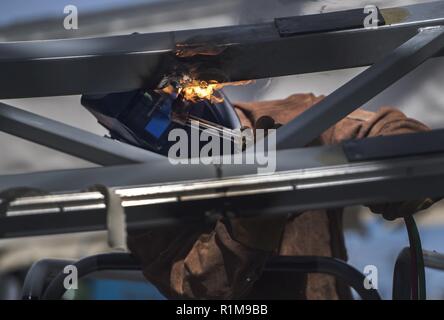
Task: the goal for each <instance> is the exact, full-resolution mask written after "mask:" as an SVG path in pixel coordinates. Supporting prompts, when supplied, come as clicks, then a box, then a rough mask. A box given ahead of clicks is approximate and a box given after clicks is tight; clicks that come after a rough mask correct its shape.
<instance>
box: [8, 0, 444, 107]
mask: <svg viewBox="0 0 444 320" xmlns="http://www.w3.org/2000/svg"><path fill="white" fill-rule="evenodd" d="M381 13H382V15H383V16H384V19H385V20H386V21H387V22H388V23H389V24H388V25H385V26H381V27H379V28H376V29H371V28H367V29H366V28H359V29H352V30H340V31H335V32H321V33H308V34H301V35H295V36H290V37H287V36H281V34H280V33H279V29H278V28H277V27H276V24H275V23H274V22H268V23H261V24H255V25H241V26H231V27H221V28H210V29H197V30H183V31H176V32H161V33H152V34H133V35H128V36H114V37H104V38H88V39H64V40H50V41H29V42H11V43H8V42H6V43H0V70H2V72H1V73H0V99H6V98H23V97H37V96H53V95H69V94H79V93H83V94H94V93H109V92H118V91H126V90H132V89H135V88H140V87H144V86H147V87H151V86H155V85H157V84H158V82H159V81H160V79H161V78H162V77H163V76H164V75H165V74H168V73H170V72H171V71H172V70H174V69H176V68H197V69H198V72H201V74H203V75H202V77H203V78H204V77H205V72H206V71H208V70H209V69H211V70H218V71H219V72H220V73H221V74H222V76H223V78H224V79H226V80H228V81H237V80H247V79H259V78H267V77H277V76H284V75H290V74H299V73H308V72H317V71H325V70H334V69H341V68H349V67H358V66H365V65H370V64H373V63H374V62H375V61H378V60H379V59H381V58H382V57H383V56H384V55H386V54H387V53H389V52H391V51H392V50H393V49H395V48H396V47H398V46H399V45H401V44H402V43H404V42H405V41H406V40H407V39H409V38H411V37H412V36H414V35H415V34H416V32H417V29H418V28H419V27H427V26H432V25H438V24H444V2H443V1H437V2H431V3H427V4H421V5H414V6H405V7H398V8H389V9H383V10H381ZM177 45H181V49H183V48H184V47H185V48H188V49H189V48H191V49H196V48H197V52H201V53H204V54H197V55H195V56H192V57H187V58H184V57H182V58H180V57H178V56H177V55H176V53H177V48H178V47H177ZM209 52H212V53H213V55H209V54H208V53H209ZM216 53H217V54H216Z"/></svg>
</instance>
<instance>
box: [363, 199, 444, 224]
mask: <svg viewBox="0 0 444 320" xmlns="http://www.w3.org/2000/svg"><path fill="white" fill-rule="evenodd" d="M439 200H440V199H432V198H425V199H421V200H408V201H403V202H392V203H384V204H375V205H370V206H368V207H369V208H370V210H371V211H372V212H373V213H377V214H382V216H383V217H384V219H386V220H389V221H392V220H395V219H397V218H402V217H405V216H409V215H412V214H414V213H416V212H418V211H421V210H425V209H428V208H429V207H431V206H432V205H433V204H434V203H435V202H437V201H439Z"/></svg>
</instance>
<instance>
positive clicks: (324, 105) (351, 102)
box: [276, 26, 444, 149]
mask: <svg viewBox="0 0 444 320" xmlns="http://www.w3.org/2000/svg"><path fill="white" fill-rule="evenodd" d="M443 47H444V27H443V26H436V27H427V28H421V29H419V30H418V33H417V34H416V35H415V36H414V37H412V38H411V39H409V40H408V41H406V42H405V43H404V44H402V45H401V46H400V47H398V48H397V49H395V50H394V51H393V52H391V53H390V54H388V55H387V56H386V57H385V58H384V59H382V60H381V61H379V62H376V63H375V64H373V65H372V66H371V67H369V68H368V69H366V70H365V71H363V72H362V73H360V74H359V75H358V76H356V77H355V78H353V79H352V80H350V81H349V82H347V83H346V84H345V85H343V86H342V87H340V88H339V89H337V90H336V91H334V92H333V93H331V94H330V95H328V96H327V97H326V98H325V99H323V100H322V101H320V102H319V103H317V104H316V105H314V106H313V107H312V108H310V109H309V110H307V111H305V112H303V113H302V114H301V115H299V116H298V117H297V118H295V119H294V120H292V121H291V122H289V123H288V124H287V125H285V126H283V127H282V128H280V129H279V130H278V131H277V138H276V143H277V148H278V149H288V148H294V147H303V146H305V145H307V144H308V143H310V142H311V141H313V140H314V139H316V138H317V137H319V136H320V135H321V134H322V133H323V132H324V131H325V130H327V129H328V128H330V127H331V126H333V125H334V124H335V123H336V122H338V121H340V120H341V119H343V118H344V117H346V116H347V115H348V114H350V113H351V112H352V111H354V110H356V109H358V108H359V107H360V106H362V105H363V104H364V103H366V102H367V101H369V100H370V99H372V98H373V97H375V96H376V95H377V94H378V93H380V92H382V91H383V90H385V89H386V88H388V87H389V86H390V85H392V84H393V83H395V82H396V81H398V80H399V79H401V78H402V77H403V76H405V75H406V74H407V73H409V72H410V71H412V70H414V69H415V68H416V67H418V66H419V65H421V64H422V63H423V62H424V61H426V60H427V59H429V58H431V57H433V56H434V55H435V54H437V53H438V52H439V51H440V49H442V48H443Z"/></svg>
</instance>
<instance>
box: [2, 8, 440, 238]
mask: <svg viewBox="0 0 444 320" xmlns="http://www.w3.org/2000/svg"><path fill="white" fill-rule="evenodd" d="M380 14H381V15H382V17H383V19H384V25H382V26H379V27H377V28H363V27H362V28H356V27H355V26H353V27H347V26H342V27H341V28H340V29H339V30H336V29H335V30H323V31H321V32H318V31H316V30H315V29H313V30H310V29H308V30H307V28H305V29H304V32H302V33H301V32H299V31H298V27H297V26H298V21H299V19H298V17H290V18H285V19H276V20H275V21H274V22H270V23H263V24H257V25H248V26H236V27H223V28H212V29H200V30H187V31H178V32H166V33H156V34H133V35H129V36H117V37H107V38H89V39H66V40H51V41H44V42H39V41H33V42H11V43H0V68H1V70H2V73H0V98H2V99H6V98H23V97H37V96H49V95H68V94H80V93H82V94H98V93H108V92H116V91H124V90H130V89H135V88H141V87H151V88H152V87H155V86H157V84H158V83H159V82H160V81H161V80H162V78H163V77H164V76H166V75H168V74H170V73H172V72H176V71H177V70H188V71H190V70H192V71H193V72H196V74H198V75H199V76H201V77H202V78H205V77H206V76H210V74H211V76H214V75H215V74H217V75H218V76H220V77H221V78H220V79H222V80H224V81H225V80H226V81H237V80H248V79H257V78H264V77H276V76H282V75H289V74H298V73H307V72H316V71H324V70H333V69H339V68H346V67H356V66H364V65H371V67H369V68H368V69H366V70H365V71H364V72H363V73H361V74H360V75H358V76H357V77H355V78H354V79H352V80H351V81H350V82H348V83H347V84H345V85H344V86H342V87H340V88H339V89H337V90H336V91H335V92H333V93H332V94H331V95H329V96H328V97H326V98H325V99H324V100H322V101H321V102H320V103H318V104H317V105H315V106H313V107H312V108H310V109H309V110H307V111H306V112H304V113H303V114H301V115H300V116H299V117H297V118H296V119H294V120H293V121H291V122H290V123H289V124H287V125H285V126H283V127H282V128H280V129H279V130H278V131H277V148H278V151H277V155H276V158H277V171H276V172H275V173H274V174H257V173H256V171H257V166H255V165H246V166H245V165H222V166H205V165H193V166H173V165H171V164H170V163H169V162H168V161H167V160H166V159H163V158H161V157H160V156H157V155H155V154H153V153H151V152H148V151H144V150H141V149H138V148H135V147H132V146H129V145H125V144H122V143H118V142H115V141H112V140H109V139H106V138H102V137H98V136H96V135H93V134H90V133H87V132H84V131H82V130H79V129H76V128H73V127H70V126H67V125H64V124H62V123H59V122H56V121H52V120H49V119H46V118H44V117H41V116H37V115H34V114H32V113H29V112H26V111H23V110H20V109H17V108H14V107H12V106H8V105H6V104H4V103H2V104H0V130H2V131H4V132H8V133H10V134H13V135H17V136H19V137H22V138H25V139H28V140H31V141H34V142H37V143H39V144H43V145H45V146H48V147H51V148H54V149H57V150H60V151H63V152H65V153H68V154H71V155H74V156H77V157H80V158H82V159H86V160H89V161H92V162H94V163H97V164H100V165H103V166H105V167H99V168H90V169H75V170H64V171H54V172H43V173H31V174H22V175H10V176H0V189H2V190H3V189H9V188H14V187H21V186H28V187H33V188H38V189H45V190H47V191H49V192H51V193H50V194H48V195H42V196H31V197H30V196H28V197H19V198H16V199H14V200H13V201H11V202H9V203H7V210H6V212H4V213H2V215H0V238H9V237H22V236H32V235H45V234H56V233H64V232H79V231H92V230H105V229H107V228H108V225H107V208H106V199H105V196H104V195H103V194H102V193H101V192H97V191H90V190H87V188H88V187H90V186H92V185H94V184H102V185H106V186H108V187H111V188H112V191H113V192H114V193H116V194H117V195H118V196H120V198H121V200H122V206H123V207H124V208H125V212H126V216H127V227H128V228H130V229H144V228H147V227H157V226H164V225H170V224H177V223H180V224H184V223H214V221H215V220H216V219H218V218H219V217H221V216H222V215H237V214H242V215H245V216H248V215H256V214H283V213H287V212H295V211H299V210H307V209H313V208H331V207H343V206H346V205H352V204H372V203H381V202H387V201H402V200H408V199H412V198H419V197H427V196H428V197H442V196H443V195H444V191H443V190H444V147H443V145H444V143H442V142H443V141H444V131H443V130H433V131H431V132H428V133H420V134H410V135H405V136H398V137H378V138H371V139H364V140H362V141H351V142H344V143H342V144H339V145H335V146H323V147H311V148H303V147H304V146H306V145H307V144H308V143H310V142H311V141H313V140H314V139H315V138H316V137H318V136H319V135H320V134H321V133H322V132H324V131H325V130H326V129H328V128H329V127H331V126H332V125H334V124H335V123H336V122H338V121H340V120H341V119H342V118H344V117H345V116H347V114H349V113H351V112H352V111H353V110H355V109H356V108H358V107H359V106H360V105H362V104H363V103H365V102H366V101H368V100H370V99H371V98H373V97H374V96H375V95H376V94H378V93H379V92H381V91H383V90H384V89H386V88H387V87H389V86H390V85H391V84H393V83H394V82H396V81H397V80H399V79H400V78H402V77H403V76H404V75H405V74H407V73H409V72H410V71H412V70H414V69H415V68H416V67H418V66H419V65H421V64H422V63H423V62H424V61H426V60H427V59H429V58H433V57H435V56H439V55H442V54H443V53H444V2H431V3H429V4H422V5H414V6H407V7H402V8H390V9H382V10H381V11H380ZM314 18H317V19H319V17H314ZM282 48H285V50H282ZM251 56H254V57H255V58H254V59H251ZM214 70H216V72H215V71H214ZM62 71H63V72H66V74H69V77H68V76H67V77H63V74H62V73H61V72H62ZM412 141H415V142H416V143H414V144H412ZM437 141H438V142H437ZM393 146H396V148H393ZM67 190H70V191H67ZM85 190H86V191H85Z"/></svg>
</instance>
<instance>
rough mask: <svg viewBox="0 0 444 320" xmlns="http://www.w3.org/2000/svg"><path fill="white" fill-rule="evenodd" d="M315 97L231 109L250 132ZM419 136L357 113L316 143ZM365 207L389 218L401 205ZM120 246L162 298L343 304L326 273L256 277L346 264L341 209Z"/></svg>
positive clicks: (409, 125)
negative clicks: (272, 265)
mask: <svg viewBox="0 0 444 320" xmlns="http://www.w3.org/2000/svg"><path fill="white" fill-rule="evenodd" d="M320 99H322V97H315V96H314V95H313V94H295V95H292V96H290V97H288V98H287V99H284V100H275V101H266V102H253V103H238V104H237V105H236V110H237V112H238V114H239V116H240V118H241V121H242V123H243V124H244V125H245V126H248V127H252V128H254V127H255V124H256V121H257V119H259V118H260V117H262V116H270V117H272V118H273V119H274V120H275V122H276V123H281V124H285V123H287V122H288V121H290V120H291V119H293V118H294V117H296V116H298V115H299V114H300V113H301V112H303V111H304V110H306V109H307V108H309V107H311V106H312V105H313V104H315V103H316V102H318V101H319V100H320ZM423 130H428V128H427V127H426V126H425V125H423V124H422V123H420V122H418V121H416V120H413V119H409V118H407V117H406V116H405V115H404V114H403V113H401V112H400V111H398V110H395V109H392V108H387V107H386V108H381V109H380V110H379V111H378V112H376V113H373V112H369V111H365V110H362V109H358V110H357V111H355V112H353V113H351V114H350V115H349V116H347V117H346V118H345V119H343V120H341V121H340V122H339V123H337V124H336V125H335V126H333V127H332V128H330V129H329V130H327V131H326V132H324V133H323V134H322V135H321V137H319V139H318V141H317V142H316V144H335V143H338V142H340V141H343V140H346V139H360V138H364V137H372V136H379V135H394V134H402V133H409V132H416V131H423ZM371 209H373V210H374V211H376V212H377V213H382V214H386V213H388V211H390V212H389V213H390V214H394V215H395V216H396V215H397V214H398V213H396V211H397V210H398V211H399V210H403V204H395V205H394V204H387V205H379V206H374V207H371ZM420 209H422V207H415V209H414V210H415V211H416V210H420ZM260 243H266V245H262V246H261V245H259V244H260ZM255 244H258V245H255ZM128 247H129V249H130V250H131V251H132V252H133V254H134V255H135V256H136V257H137V258H139V259H140V261H141V264H142V266H143V271H144V275H145V276H146V278H147V279H148V280H149V281H151V282H152V283H153V284H154V285H156V286H157V287H158V288H159V290H160V291H161V292H162V293H163V294H165V295H166V296H167V297H168V298H199V299H236V298H247V299H248V298H259V299H260V298H274V299H279V298H284V299H285V298H287V299H338V298H343V299H347V298H350V291H349V289H348V288H346V287H345V286H344V285H343V284H342V283H340V282H339V281H337V280H335V279H334V278H332V277H330V276H328V275H322V274H309V275H302V274H294V273H293V274H292V273H288V274H286V273H276V274H270V273H263V272H262V268H263V266H264V264H265V263H266V261H267V260H268V259H269V258H270V256H271V255H288V256H295V255H317V256H333V257H337V258H340V259H343V260H347V254H346V250H345V245H344V239H343V232H342V210H337V209H335V210H328V209H326V210H311V211H306V212H303V213H302V214H297V215H296V214H294V215H289V216H287V217H285V218H284V219H282V218H267V219H258V220H257V221H256V222H255V223H251V221H248V223H243V221H242V219H239V220H237V221H225V220H220V221H218V222H217V224H216V225H215V226H213V227H200V226H194V227H190V228H183V227H180V228H177V227H174V228H169V229H163V230H151V231H147V232H146V233H142V234H138V235H130V236H129V237H128Z"/></svg>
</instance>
